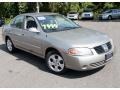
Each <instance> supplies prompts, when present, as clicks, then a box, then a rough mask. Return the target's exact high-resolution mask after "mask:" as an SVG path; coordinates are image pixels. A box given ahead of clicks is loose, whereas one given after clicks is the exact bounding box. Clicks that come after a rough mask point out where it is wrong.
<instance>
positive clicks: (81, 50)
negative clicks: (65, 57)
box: [67, 48, 93, 56]
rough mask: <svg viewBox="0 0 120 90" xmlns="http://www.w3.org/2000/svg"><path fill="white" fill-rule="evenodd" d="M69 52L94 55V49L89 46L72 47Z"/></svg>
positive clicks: (70, 53)
mask: <svg viewBox="0 0 120 90" xmlns="http://www.w3.org/2000/svg"><path fill="white" fill-rule="evenodd" d="M67 53H68V54H69V55H81V56H83V55H93V53H92V51H91V50H90V49H89V48H70V49H68V51H67Z"/></svg>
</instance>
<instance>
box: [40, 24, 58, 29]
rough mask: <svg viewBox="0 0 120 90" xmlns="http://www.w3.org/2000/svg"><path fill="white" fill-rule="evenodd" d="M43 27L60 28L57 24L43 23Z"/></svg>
mask: <svg viewBox="0 0 120 90" xmlns="http://www.w3.org/2000/svg"><path fill="white" fill-rule="evenodd" d="M41 26H42V27H43V29H56V28H58V25H57V24H42V25H41Z"/></svg>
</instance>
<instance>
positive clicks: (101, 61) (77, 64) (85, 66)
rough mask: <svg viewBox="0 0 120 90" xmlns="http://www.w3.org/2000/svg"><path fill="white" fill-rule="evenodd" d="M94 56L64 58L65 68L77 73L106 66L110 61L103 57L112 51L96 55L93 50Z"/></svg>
mask: <svg viewBox="0 0 120 90" xmlns="http://www.w3.org/2000/svg"><path fill="white" fill-rule="evenodd" d="M92 51H93V52H94V55H91V56H69V55H67V56H66V60H65V63H66V67H67V68H69V69H73V70H78V71H86V70H92V69H96V68H99V67H102V66H104V65H106V64H107V63H108V62H109V61H110V60H111V59H112V57H111V58H109V59H107V60H105V55H106V54H108V53H113V49H111V50H110V51H108V52H106V53H103V54H97V53H96V52H95V51H94V49H93V50H92Z"/></svg>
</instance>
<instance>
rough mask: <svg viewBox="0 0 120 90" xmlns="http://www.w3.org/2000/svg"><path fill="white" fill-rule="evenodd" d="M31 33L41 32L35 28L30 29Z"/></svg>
mask: <svg viewBox="0 0 120 90" xmlns="http://www.w3.org/2000/svg"><path fill="white" fill-rule="evenodd" d="M29 31H30V32H33V33H39V32H40V31H39V30H37V28H34V27H32V28H29Z"/></svg>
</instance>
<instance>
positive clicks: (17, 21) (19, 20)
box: [13, 16, 24, 29]
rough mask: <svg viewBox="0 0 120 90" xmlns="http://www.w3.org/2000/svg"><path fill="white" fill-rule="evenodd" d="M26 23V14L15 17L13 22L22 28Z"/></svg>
mask: <svg viewBox="0 0 120 90" xmlns="http://www.w3.org/2000/svg"><path fill="white" fill-rule="evenodd" d="M23 23H24V16H18V17H16V18H15V20H14V22H13V24H14V26H15V27H17V28H20V29H22V28H23Z"/></svg>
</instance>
